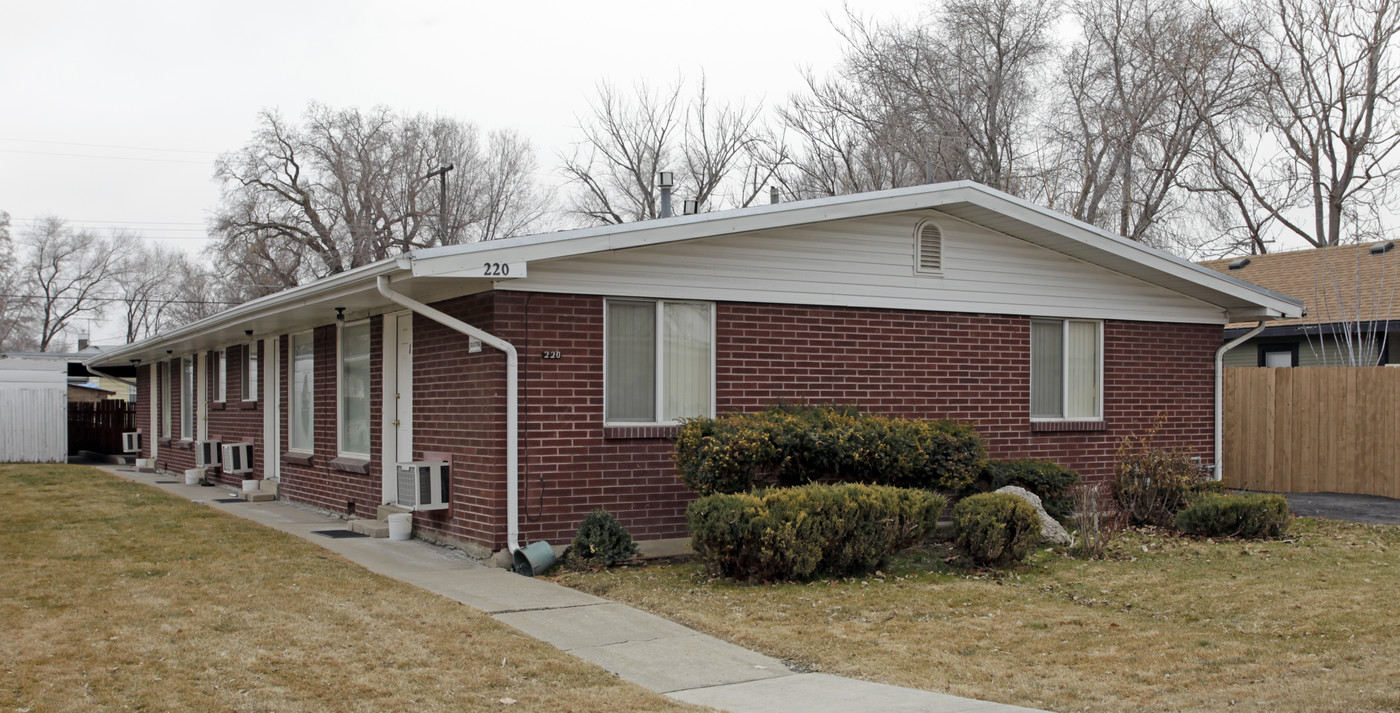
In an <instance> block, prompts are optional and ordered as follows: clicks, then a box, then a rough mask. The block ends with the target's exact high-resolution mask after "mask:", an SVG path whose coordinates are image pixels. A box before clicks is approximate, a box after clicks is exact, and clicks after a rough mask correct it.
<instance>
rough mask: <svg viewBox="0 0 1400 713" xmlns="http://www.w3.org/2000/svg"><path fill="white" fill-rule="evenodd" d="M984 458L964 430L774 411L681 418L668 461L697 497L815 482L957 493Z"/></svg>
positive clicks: (824, 409) (828, 411)
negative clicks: (670, 461)
mask: <svg viewBox="0 0 1400 713" xmlns="http://www.w3.org/2000/svg"><path fill="white" fill-rule="evenodd" d="M984 454H985V451H984V449H983V447H982V439H981V438H980V437H979V436H978V435H977V432H976V431H974V430H973V429H972V427H971V426H969V425H966V424H961V423H954V422H952V421H925V420H918V419H907V418H896V417H892V416H879V415H872V414H862V413H860V412H859V411H858V410H857V409H855V408H854V407H837V406H810V407H809V406H802V407H790V406H776V407H772V408H769V409H767V410H764V411H760V412H757V413H736V414H729V415H725V416H721V417H719V418H695V419H688V420H686V421H685V422H684V423H682V425H681V428H680V431H679V433H678V434H677V436H676V451H675V462H676V469H677V471H678V472H679V473H680V478H681V481H682V482H684V483H685V484H686V486H687V487H689V488H690V489H691V490H694V491H695V492H697V493H699V494H700V495H712V494H715V493H740V492H746V491H749V490H753V489H754V488H756V487H762V486H771V485H776V486H781V487H786V486H793V485H801V484H803V483H811V482H816V481H837V482H847V483H868V484H875V485H890V486H895V487H902V488H923V489H925V490H959V489H961V488H963V487H965V486H967V485H968V484H969V483H971V482H972V479H973V478H974V477H976V475H977V473H978V468H979V466H980V464H981V462H982V459H983V457H984Z"/></svg>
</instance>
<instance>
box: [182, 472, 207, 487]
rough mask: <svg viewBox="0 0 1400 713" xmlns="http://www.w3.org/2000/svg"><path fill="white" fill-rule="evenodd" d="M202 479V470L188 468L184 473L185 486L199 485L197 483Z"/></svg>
mask: <svg viewBox="0 0 1400 713" xmlns="http://www.w3.org/2000/svg"><path fill="white" fill-rule="evenodd" d="M203 478H204V469H203V468H190V469H189V470H186V471H185V485H199V481H200V480H202V479H203Z"/></svg>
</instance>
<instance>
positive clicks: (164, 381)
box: [156, 361, 171, 438]
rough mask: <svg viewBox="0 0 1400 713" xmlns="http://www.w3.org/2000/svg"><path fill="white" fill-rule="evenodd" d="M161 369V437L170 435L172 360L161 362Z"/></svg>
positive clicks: (159, 366)
mask: <svg viewBox="0 0 1400 713" xmlns="http://www.w3.org/2000/svg"><path fill="white" fill-rule="evenodd" d="M156 367H157V368H158V369H160V437H161V438H169V437H170V367H171V364H170V362H168V361H166V362H161V363H160V364H157V365H156Z"/></svg>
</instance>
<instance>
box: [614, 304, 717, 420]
mask: <svg viewBox="0 0 1400 713" xmlns="http://www.w3.org/2000/svg"><path fill="white" fill-rule="evenodd" d="M606 323H607V329H606V336H605V338H604V341H605V345H604V362H605V369H606V374H605V377H604V378H605V379H606V382H607V388H606V393H605V394H604V396H603V402H604V411H605V418H606V420H607V421H608V422H609V423H672V422H675V421H676V420H678V419H681V418H687V417H691V416H709V415H711V403H712V402H713V400H714V398H713V397H714V383H713V382H714V305H711V304H708V303H701V302H667V301H653V300H608V302H607V316H606Z"/></svg>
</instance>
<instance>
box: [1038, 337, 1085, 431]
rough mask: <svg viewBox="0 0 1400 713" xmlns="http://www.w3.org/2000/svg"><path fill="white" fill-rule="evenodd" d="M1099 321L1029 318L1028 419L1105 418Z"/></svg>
mask: <svg viewBox="0 0 1400 713" xmlns="http://www.w3.org/2000/svg"><path fill="white" fill-rule="evenodd" d="M1102 328H1103V325H1102V323H1100V322H1091V321H1084V320H1073V319H1056V320H1049V319H1044V320H1042V319H1036V320H1031V418H1033V419H1047V420H1054V419H1059V420H1071V419H1080V420H1088V419H1098V418H1102V417H1103V410H1102V395H1103V369H1102V352H1103V350H1102V349H1101V348H1100V345H1101V344H1102V343H1103V331H1102Z"/></svg>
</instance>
